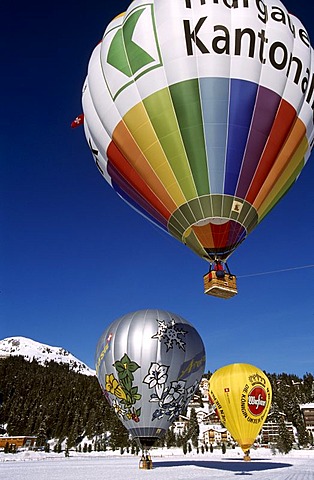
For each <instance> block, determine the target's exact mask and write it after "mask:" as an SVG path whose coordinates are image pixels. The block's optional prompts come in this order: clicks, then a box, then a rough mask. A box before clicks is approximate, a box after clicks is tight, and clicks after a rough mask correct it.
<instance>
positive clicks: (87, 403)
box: [0, 356, 314, 449]
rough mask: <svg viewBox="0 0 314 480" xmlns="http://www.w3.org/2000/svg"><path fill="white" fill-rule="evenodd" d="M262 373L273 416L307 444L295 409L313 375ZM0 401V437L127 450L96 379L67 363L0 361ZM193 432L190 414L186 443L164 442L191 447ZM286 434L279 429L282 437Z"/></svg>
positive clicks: (311, 397)
mask: <svg viewBox="0 0 314 480" xmlns="http://www.w3.org/2000/svg"><path fill="white" fill-rule="evenodd" d="M210 375H211V374H210V373H208V375H207V376H208V378H209V377H210ZM267 375H268V378H269V379H270V382H271V384H272V388H273V402H272V412H273V415H275V418H277V417H278V422H280V418H282V415H280V414H281V413H284V414H285V415H286V420H287V421H291V422H292V423H293V425H294V426H295V427H296V428H297V431H298V436H299V444H300V445H301V446H302V445H306V444H308V443H309V442H311V443H312V442H313V439H310V438H309V436H308V432H307V431H306V429H305V425H304V421H303V417H302V413H301V410H300V408H299V405H300V404H303V403H308V402H313V401H314V378H313V375H312V374H309V373H307V374H305V375H304V376H303V377H302V378H298V377H297V376H296V375H290V374H286V373H282V374H274V373H272V374H269V373H267ZM1 402H2V403H1ZM0 403H1V405H0V433H1V428H2V433H4V432H6V433H7V434H8V435H35V436H37V445H38V444H39V445H40V444H41V445H45V444H46V442H47V440H49V439H56V440H58V441H59V442H61V441H63V440H64V439H67V445H68V447H75V446H76V445H78V444H79V443H80V442H81V440H82V439H83V438H85V437H88V438H90V439H95V438H96V439H99V440H98V441H99V443H101V448H102V449H103V448H107V447H110V448H113V449H116V448H120V449H121V448H124V447H128V446H129V440H128V433H127V431H126V430H125V428H124V427H123V425H122V424H121V422H120V421H119V419H118V418H117V417H116V415H115V413H114V411H113V410H112V408H111V407H110V406H109V405H108V403H107V401H106V399H105V397H104V395H103V393H102V391H101V388H100V386H99V384H98V380H97V378H96V376H95V377H93V376H86V375H82V374H80V373H75V372H73V371H71V370H70V369H69V367H68V366H67V365H66V364H59V363H56V362H49V363H47V365H46V366H42V365H39V364H38V363H37V362H36V361H31V362H28V361H26V360H25V359H24V358H23V357H22V356H17V357H9V358H5V359H0ZM197 434H198V427H197V421H196V417H195V412H194V411H193V414H192V412H191V415H190V426H189V428H188V429H187V432H186V438H185V440H184V439H182V438H175V437H174V434H173V431H172V429H169V433H168V434H167V436H166V438H165V439H164V443H165V444H166V445H167V446H173V445H178V446H182V445H183V446H184V443H186V440H187V439H188V440H191V442H192V443H193V445H194V444H197ZM285 434H286V432H285V429H284V425H282V433H281V438H282V439H284V438H285Z"/></svg>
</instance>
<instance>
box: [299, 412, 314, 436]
mask: <svg viewBox="0 0 314 480" xmlns="http://www.w3.org/2000/svg"><path fill="white" fill-rule="evenodd" d="M300 409H301V412H302V415H303V418H304V423H305V428H306V429H307V430H308V431H309V432H310V433H311V434H312V436H313V439H314V403H304V404H302V405H300Z"/></svg>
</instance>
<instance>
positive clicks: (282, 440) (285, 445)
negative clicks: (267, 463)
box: [276, 417, 293, 454]
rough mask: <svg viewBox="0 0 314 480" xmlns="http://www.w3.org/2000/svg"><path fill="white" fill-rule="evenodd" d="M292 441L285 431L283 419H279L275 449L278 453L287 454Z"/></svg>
mask: <svg viewBox="0 0 314 480" xmlns="http://www.w3.org/2000/svg"><path fill="white" fill-rule="evenodd" d="M292 445H293V439H292V436H291V433H290V432H289V430H288V429H287V427H286V425H285V422H284V419H283V418H282V417H281V418H280V419H279V428H278V438H277V443H276V447H277V449H278V451H279V452H280V453H285V454H286V453H289V452H290V450H291V449H292Z"/></svg>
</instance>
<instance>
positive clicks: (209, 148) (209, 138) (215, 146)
mask: <svg viewBox="0 0 314 480" xmlns="http://www.w3.org/2000/svg"><path fill="white" fill-rule="evenodd" d="M229 85H230V81H229V79H228V78H201V79H200V95H201V103H202V111H203V122H204V135H205V143H206V154H207V164H208V176H209V182H210V193H220V194H222V193H223V189H224V176H225V158H226V136H227V128H228V108H229V88H230V87H229Z"/></svg>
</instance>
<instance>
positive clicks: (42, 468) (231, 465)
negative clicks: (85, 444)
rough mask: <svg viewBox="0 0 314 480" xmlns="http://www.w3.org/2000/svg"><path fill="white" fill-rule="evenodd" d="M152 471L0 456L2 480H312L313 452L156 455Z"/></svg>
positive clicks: (97, 459)
mask: <svg viewBox="0 0 314 480" xmlns="http://www.w3.org/2000/svg"><path fill="white" fill-rule="evenodd" d="M152 453H153V455H152V459H153V463H154V467H153V469H152V470H140V469H139V467H138V464H139V457H136V456H131V455H127V454H124V455H120V454H116V455H114V454H113V453H109V452H103V453H96V452H93V453H90V454H88V453H81V454H77V453H74V452H73V453H72V452H71V453H70V457H69V458H65V456H64V454H55V453H50V454H46V453H41V452H29V451H25V452H20V453H17V454H4V453H0V479H1V480H96V479H104V480H148V479H149V480H163V479H164V480H189V479H193V480H205V479H207V478H208V479H210V480H218V479H223V480H231V479H232V480H236V479H237V478H238V477H243V476H249V477H250V480H314V450H294V451H292V452H290V453H289V454H288V455H281V454H276V455H273V454H272V452H271V451H270V450H268V449H258V450H252V451H251V458H252V460H251V462H244V461H243V459H242V458H243V455H242V452H241V450H240V449H235V450H227V453H226V454H225V455H223V454H222V453H221V452H220V451H218V450H217V451H214V452H213V453H210V452H206V453H205V454H201V453H200V454H196V453H194V454H193V453H190V454H187V455H183V454H182V451H181V450H167V449H162V450H161V449H160V450H155V451H153V452H152Z"/></svg>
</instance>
